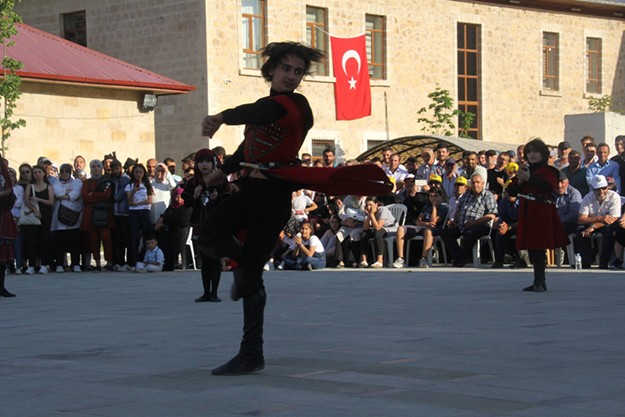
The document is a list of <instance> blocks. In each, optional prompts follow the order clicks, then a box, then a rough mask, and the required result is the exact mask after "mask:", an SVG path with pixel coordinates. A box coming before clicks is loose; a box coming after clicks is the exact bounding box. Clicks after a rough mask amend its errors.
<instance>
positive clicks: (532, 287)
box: [523, 284, 534, 292]
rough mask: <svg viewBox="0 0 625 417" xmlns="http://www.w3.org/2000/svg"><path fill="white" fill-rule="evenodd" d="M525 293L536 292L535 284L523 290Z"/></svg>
mask: <svg viewBox="0 0 625 417" xmlns="http://www.w3.org/2000/svg"><path fill="white" fill-rule="evenodd" d="M523 291H528V292H530V291H531V292H534V284H532V285H530V286H529V287H525V288H523Z"/></svg>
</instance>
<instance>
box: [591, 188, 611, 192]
mask: <svg viewBox="0 0 625 417" xmlns="http://www.w3.org/2000/svg"><path fill="white" fill-rule="evenodd" d="M607 189H608V187H601V188H593V191H594V192H597V191H603V190H607Z"/></svg>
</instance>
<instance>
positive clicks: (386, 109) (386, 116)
mask: <svg viewBox="0 0 625 417" xmlns="http://www.w3.org/2000/svg"><path fill="white" fill-rule="evenodd" d="M384 127H385V128H386V140H391V132H390V131H389V128H388V100H387V97H386V91H385V92H384Z"/></svg>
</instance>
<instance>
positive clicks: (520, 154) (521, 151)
mask: <svg viewBox="0 0 625 417" xmlns="http://www.w3.org/2000/svg"><path fill="white" fill-rule="evenodd" d="M515 162H516V163H517V164H519V166H523V165H525V163H526V162H527V161H526V160H525V145H519V147H518V148H516V161H515Z"/></svg>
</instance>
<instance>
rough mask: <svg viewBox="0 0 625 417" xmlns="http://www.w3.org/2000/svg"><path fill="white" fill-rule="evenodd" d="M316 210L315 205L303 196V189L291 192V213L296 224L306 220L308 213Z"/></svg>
mask: <svg viewBox="0 0 625 417" xmlns="http://www.w3.org/2000/svg"><path fill="white" fill-rule="evenodd" d="M315 210H317V204H315V202H314V201H313V200H312V199H311V198H310V197H308V196H307V195H306V194H304V190H303V189H299V190H297V191H295V192H293V198H292V200H291V213H292V215H293V216H294V217H295V218H296V219H297V221H298V222H300V223H301V222H303V221H304V220H308V213H309V212H311V211H315Z"/></svg>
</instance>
